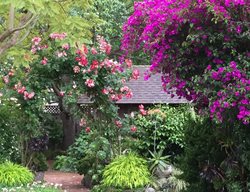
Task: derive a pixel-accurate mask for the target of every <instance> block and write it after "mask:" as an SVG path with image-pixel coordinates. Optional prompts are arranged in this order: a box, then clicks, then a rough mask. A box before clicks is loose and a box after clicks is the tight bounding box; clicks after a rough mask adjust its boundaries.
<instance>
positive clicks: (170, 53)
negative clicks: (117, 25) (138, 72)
mask: <svg viewBox="0 0 250 192" xmlns="http://www.w3.org/2000/svg"><path fill="white" fill-rule="evenodd" d="M249 6H250V4H249V1H246V0H234V1H232V0H208V1H204V0H198V1H191V0H188V1H186V0H185V1H184V0H177V1H176V0H170V1H161V0H154V1H153V0H144V1H143V2H137V3H136V4H135V6H134V9H135V11H134V13H133V14H132V15H131V16H130V18H129V19H128V21H127V23H126V24H125V25H124V28H123V31H124V37H123V43H122V49H123V50H124V51H125V53H126V54H128V53H130V52H132V51H134V50H137V49H140V48H143V50H144V51H145V52H147V53H149V54H150V55H151V67H150V68H149V71H148V74H147V75H146V76H145V78H149V76H150V75H151V74H152V73H155V72H163V74H164V75H163V77H162V82H163V86H164V88H165V89H166V91H168V92H169V93H171V91H169V90H176V94H177V95H179V96H182V97H185V98H187V99H188V100H192V101H194V102H196V103H198V104H199V106H200V107H204V106H209V108H210V116H211V118H215V119H217V120H218V121H223V120H227V119H229V118H228V114H230V113H232V112H233V114H234V118H236V117H237V119H238V120H240V121H241V122H243V123H244V124H248V123H249V121H250V108H249V106H250V103H249V102H250V78H249V76H250V74H249V71H250V64H249V57H250V52H249V46H247V45H249V43H250V38H249V37H250V35H249V34H250V31H249V29H250V28H249V19H250V18H249ZM172 88H173V89H172Z"/></svg>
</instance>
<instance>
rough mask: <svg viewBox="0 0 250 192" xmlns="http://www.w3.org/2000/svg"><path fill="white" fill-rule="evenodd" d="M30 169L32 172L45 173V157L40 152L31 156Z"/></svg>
mask: <svg viewBox="0 0 250 192" xmlns="http://www.w3.org/2000/svg"><path fill="white" fill-rule="evenodd" d="M31 168H32V170H33V171H47V170H48V164H47V160H46V157H45V155H44V154H43V153H41V152H36V153H34V154H33V158H32V164H31Z"/></svg>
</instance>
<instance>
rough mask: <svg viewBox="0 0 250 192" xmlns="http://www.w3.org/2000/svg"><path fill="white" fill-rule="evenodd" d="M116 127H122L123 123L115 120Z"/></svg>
mask: <svg viewBox="0 0 250 192" xmlns="http://www.w3.org/2000/svg"><path fill="white" fill-rule="evenodd" d="M115 125H116V126H117V127H119V128H121V127H122V122H121V121H118V120H115Z"/></svg>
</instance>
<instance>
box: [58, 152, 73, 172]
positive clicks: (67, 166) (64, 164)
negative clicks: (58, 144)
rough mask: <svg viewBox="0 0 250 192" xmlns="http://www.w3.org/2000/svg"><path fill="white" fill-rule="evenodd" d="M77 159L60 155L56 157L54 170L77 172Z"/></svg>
mask: <svg viewBox="0 0 250 192" xmlns="http://www.w3.org/2000/svg"><path fill="white" fill-rule="evenodd" d="M76 163H77V161H76V159H75V158H73V157H71V156H65V155H58V156H56V159H55V162H54V164H53V168H54V169H55V170H59V171H65V172H72V171H76Z"/></svg>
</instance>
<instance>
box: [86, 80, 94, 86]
mask: <svg viewBox="0 0 250 192" xmlns="http://www.w3.org/2000/svg"><path fill="white" fill-rule="evenodd" d="M85 85H87V86H88V87H94V86H95V82H94V80H93V79H87V80H86V81H85Z"/></svg>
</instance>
